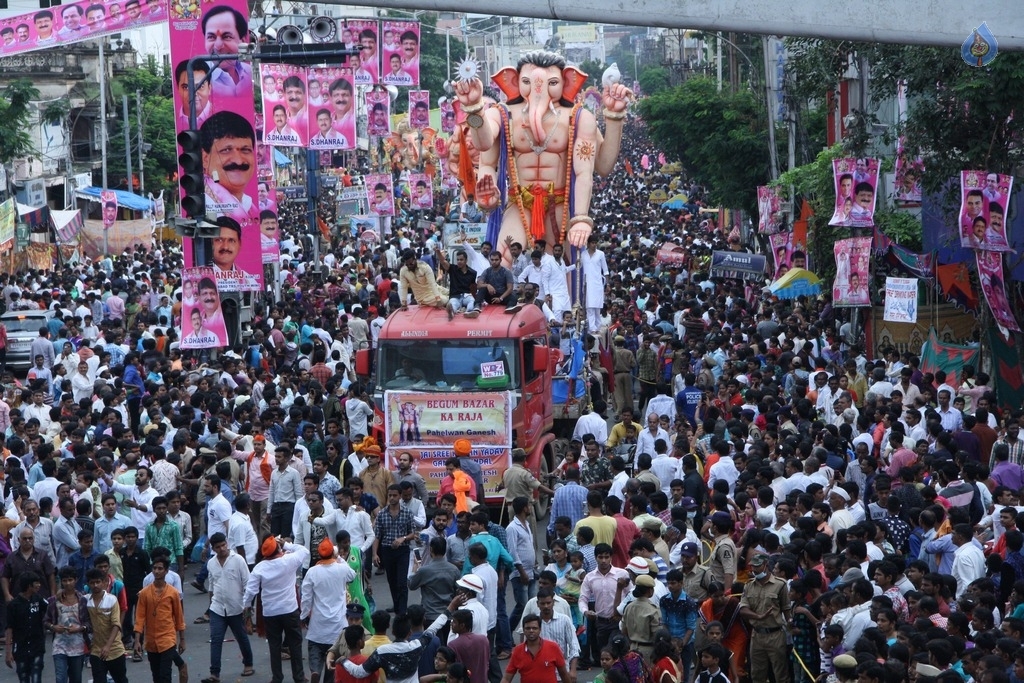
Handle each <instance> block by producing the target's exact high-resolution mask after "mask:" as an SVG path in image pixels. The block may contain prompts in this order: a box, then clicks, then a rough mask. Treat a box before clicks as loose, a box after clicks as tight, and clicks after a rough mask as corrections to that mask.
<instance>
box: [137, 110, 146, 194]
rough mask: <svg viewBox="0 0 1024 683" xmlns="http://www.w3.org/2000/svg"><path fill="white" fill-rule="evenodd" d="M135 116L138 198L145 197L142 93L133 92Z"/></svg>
mask: <svg viewBox="0 0 1024 683" xmlns="http://www.w3.org/2000/svg"><path fill="white" fill-rule="evenodd" d="M135 114H136V116H137V117H138V126H139V196H143V197H144V196H145V195H146V172H145V170H144V168H143V164H142V156H143V154H142V152H143V150H142V91H141V90H136V91H135Z"/></svg>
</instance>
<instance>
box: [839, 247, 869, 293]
mask: <svg viewBox="0 0 1024 683" xmlns="http://www.w3.org/2000/svg"><path fill="white" fill-rule="evenodd" d="M833 251H834V252H835V256H836V279H835V282H833V284H832V305H833V306H869V305H870V304H871V293H870V291H869V285H870V278H871V273H870V264H871V238H870V237H851V238H850V239H845V240H838V241H836V243H835V245H833Z"/></svg>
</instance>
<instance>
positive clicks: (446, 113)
mask: <svg viewBox="0 0 1024 683" xmlns="http://www.w3.org/2000/svg"><path fill="white" fill-rule="evenodd" d="M441 132H442V133H448V134H451V133H454V132H455V107H454V106H453V105H452V103H451V102H449V101H448V100H447V99H446V100H445V101H444V102H442V103H441Z"/></svg>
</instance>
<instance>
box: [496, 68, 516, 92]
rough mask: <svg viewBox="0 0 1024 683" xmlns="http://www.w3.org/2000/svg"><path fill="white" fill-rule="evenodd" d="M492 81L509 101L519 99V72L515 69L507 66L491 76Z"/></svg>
mask: <svg viewBox="0 0 1024 683" xmlns="http://www.w3.org/2000/svg"><path fill="white" fill-rule="evenodd" d="M491 80H492V81H494V85H496V86H498V88H500V89H501V92H503V93H505V97H507V98H508V99H510V100H514V99H515V98H517V97H519V72H518V71H517V70H516V69H515V68H514V67H511V66H506V67H505V68H504V69H502V70H501V71H499V72H498V73H496V74H494V75H493V76H491Z"/></svg>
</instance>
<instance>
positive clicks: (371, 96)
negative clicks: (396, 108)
mask: <svg viewBox="0 0 1024 683" xmlns="http://www.w3.org/2000/svg"><path fill="white" fill-rule="evenodd" d="M366 134H367V135H369V136H370V137H387V136H388V135H391V96H390V95H389V94H388V91H387V90H372V91H369V92H367V93H366Z"/></svg>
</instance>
